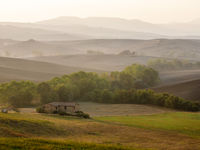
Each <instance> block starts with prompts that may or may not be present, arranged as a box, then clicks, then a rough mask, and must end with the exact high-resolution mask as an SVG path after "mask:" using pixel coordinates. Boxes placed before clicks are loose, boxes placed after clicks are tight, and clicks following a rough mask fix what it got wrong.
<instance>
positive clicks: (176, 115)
mask: <svg viewBox="0 0 200 150" xmlns="http://www.w3.org/2000/svg"><path fill="white" fill-rule="evenodd" d="M86 104H87V103H86ZM86 104H85V105H86ZM81 105H82V104H81ZM85 105H82V106H83V107H84V109H88V108H89V106H93V107H94V108H93V109H97V108H98V109H99V112H98V111H96V112H94V113H93V115H92V119H80V118H76V117H67V116H59V115H50V114H37V113H34V112H32V111H30V112H28V111H27V110H26V111H24V112H21V113H9V114H3V113H0V149H53V150H54V149H71V150H73V149H78V150H79V149H80V150H83V149H84V150H90V149H96V150H100V149H105V150H107V149H109V150H110V149H111V150H112V149H113V150H114V149H116V150H118V149H120V150H123V149H137V150H166V149H167V150H199V149H200V114H199V113H188V112H187V113H186V112H177V111H170V110H166V111H163V112H162V111H155V112H154V113H152V112H153V110H154V109H156V108H154V107H150V106H143V105H141V106H140V107H139V106H137V105H136V106H135V107H134V105H130V106H129V107H131V108H132V109H134V108H137V107H139V108H140V109H142V106H143V109H145V108H148V109H149V110H150V108H151V109H152V111H151V113H150V112H149V114H147V113H148V111H146V112H145V114H144V113H142V112H141V114H138V113H135V114H134V111H132V113H131V115H129V116H128V115H127V112H125V108H127V107H128V106H126V104H124V105H123V104H122V105H121V107H120V106H118V105H117V104H115V105H111V106H108V107H107V108H104V106H103V105H102V104H96V103H91V104H90V105H89V106H88V105H87V107H86V106H85ZM95 105H96V106H95ZM123 107H124V110H123V109H122V108H123ZM90 108H91V107H90ZM118 108H120V109H118ZM108 109H110V111H111V110H112V109H113V110H115V111H114V114H115V116H111V115H112V114H109V115H107V116H104V115H105V114H103V113H100V112H101V110H103V111H104V113H105V111H106V110H108ZM116 109H118V110H119V114H116ZM148 109H147V110H148ZM157 109H159V108H157ZM90 111H91V112H92V109H91V110H90ZM97 112H98V113H97ZM136 112H137V111H136ZM128 113H130V110H129V111H128Z"/></svg>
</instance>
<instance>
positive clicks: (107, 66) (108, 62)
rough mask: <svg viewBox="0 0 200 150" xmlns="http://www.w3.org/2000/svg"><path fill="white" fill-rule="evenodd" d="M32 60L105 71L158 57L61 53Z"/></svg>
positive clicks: (144, 62)
mask: <svg viewBox="0 0 200 150" xmlns="http://www.w3.org/2000/svg"><path fill="white" fill-rule="evenodd" d="M29 59H30V60H36V61H43V62H50V63H55V64H59V65H69V64H70V65H71V66H73V67H79V66H81V67H83V68H92V69H98V70H105V71H108V72H110V71H117V70H118V71H120V70H123V69H124V68H125V67H127V66H129V65H132V64H133V63H139V64H146V63H147V61H149V60H152V59H156V57H147V56H126V55H113V54H107V55H84V54H80V55H60V56H46V57H32V58H29Z"/></svg>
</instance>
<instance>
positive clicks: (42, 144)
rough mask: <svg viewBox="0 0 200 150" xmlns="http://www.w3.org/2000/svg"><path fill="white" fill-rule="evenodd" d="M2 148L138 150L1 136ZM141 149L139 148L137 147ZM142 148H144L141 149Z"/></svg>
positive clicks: (7, 149)
mask: <svg viewBox="0 0 200 150" xmlns="http://www.w3.org/2000/svg"><path fill="white" fill-rule="evenodd" d="M0 149H6V150H20V149H27V150H55V149H57V150H60V149H65V150H136V149H133V148H128V147H122V146H111V145H110V146H109V145H100V144H89V143H78V142H69V141H68V142H66V141H62V140H44V139H23V138H20V139H19V138H18V139H17V138H1V139H0ZM137 150H139V149H137ZM140 150H142V149H140ZM143 150H144V149H143Z"/></svg>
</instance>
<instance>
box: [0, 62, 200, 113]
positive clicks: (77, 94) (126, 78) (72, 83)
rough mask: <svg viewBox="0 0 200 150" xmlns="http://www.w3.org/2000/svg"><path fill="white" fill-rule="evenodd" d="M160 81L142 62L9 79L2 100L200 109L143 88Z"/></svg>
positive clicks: (20, 103)
mask: <svg viewBox="0 0 200 150" xmlns="http://www.w3.org/2000/svg"><path fill="white" fill-rule="evenodd" d="M158 82H159V75H158V73H157V72H156V71H155V70H154V69H152V68H149V67H146V66H143V65H136V64H134V65H131V66H128V67H127V68H125V69H124V70H123V71H121V72H111V73H104V74H96V73H92V72H89V73H87V72H82V71H81V72H77V73H72V74H70V75H64V76H62V77H56V78H53V79H52V80H49V81H47V82H41V83H33V82H30V81H20V82H16V81H13V82H10V83H4V84H1V85H0V101H1V102H3V103H9V104H11V105H13V106H16V107H27V106H34V105H40V104H46V103H49V102H53V101H66V102H67V101H90V102H99V103H127V104H128V103H130V104H152V105H158V106H163V107H169V108H174V109H180V110H187V111H198V110H199V109H200V105H199V104H198V103H194V102H190V101H186V100H184V99H182V98H179V97H175V96H172V95H169V94H158V93H155V92H153V91H151V90H145V89H144V88H147V87H151V86H153V85H155V84H157V83H158Z"/></svg>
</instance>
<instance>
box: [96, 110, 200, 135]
mask: <svg viewBox="0 0 200 150" xmlns="http://www.w3.org/2000/svg"><path fill="white" fill-rule="evenodd" d="M95 119H97V120H100V121H104V122H109V123H118V124H120V125H127V126H133V127H139V128H144V129H151V130H166V131H174V132H178V133H183V134H187V135H190V136H196V137H199V138H200V113H186V112H185V113H184V112H175V113H163V114H155V115H150V116H145V115H142V116H115V117H96V118H95Z"/></svg>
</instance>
